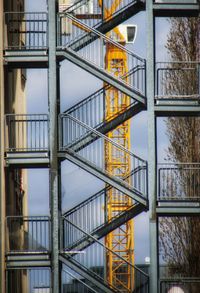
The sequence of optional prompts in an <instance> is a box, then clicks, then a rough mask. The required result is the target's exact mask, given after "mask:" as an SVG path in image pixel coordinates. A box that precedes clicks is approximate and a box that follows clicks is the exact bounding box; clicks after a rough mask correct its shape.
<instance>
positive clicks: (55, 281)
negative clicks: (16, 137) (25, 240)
mask: <svg viewBox="0 0 200 293" xmlns="http://www.w3.org/2000/svg"><path fill="white" fill-rule="evenodd" d="M56 2H57V0H49V2H48V3H49V6H48V12H49V13H48V15H49V18H48V40H49V72H48V89H49V119H50V121H49V141H50V174H49V175H50V176H49V177H50V184H49V187H50V202H51V221H52V226H51V227H52V230H51V232H52V234H51V237H52V238H51V239H52V240H51V245H52V247H51V248H52V289H53V293H59V292H60V288H59V287H60V286H59V285H60V284H59V194H58V157H57V147H58V146H57V142H58V139H57V129H58V127H57V112H58V111H57V110H58V108H57V64H56V4H57V3H56Z"/></svg>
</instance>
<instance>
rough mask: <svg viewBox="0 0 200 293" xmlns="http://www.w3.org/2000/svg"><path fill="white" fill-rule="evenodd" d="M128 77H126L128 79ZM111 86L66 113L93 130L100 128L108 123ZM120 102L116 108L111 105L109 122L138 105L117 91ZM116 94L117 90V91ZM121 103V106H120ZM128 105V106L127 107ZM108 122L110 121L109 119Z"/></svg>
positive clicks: (130, 73)
mask: <svg viewBox="0 0 200 293" xmlns="http://www.w3.org/2000/svg"><path fill="white" fill-rule="evenodd" d="M132 74H134V72H129V74H128V75H132ZM126 76H127V75H125V76H124V78H126ZM112 89H113V88H112V87H111V86H109V85H108V86H105V87H103V88H101V89H100V90H98V91H96V92H95V93H93V94H91V95H90V96H88V97H87V98H85V99H84V100H82V101H80V102H79V103H77V104H76V105H74V106H72V107H71V108H69V109H68V110H67V111H65V112H64V113H67V114H70V115H71V116H73V117H75V118H77V119H78V120H80V121H82V122H84V123H85V124H87V125H89V126H90V127H92V128H98V127H101V126H103V125H105V124H106V123H108V121H106V120H105V117H106V116H107V114H106V93H108V91H109V90H111V91H112ZM117 93H118V96H119V97H120V100H119V101H118V103H119V104H118V105H117V106H116V105H115V104H113V106H112V107H111V105H109V107H110V113H109V114H110V115H109V121H111V120H113V119H115V118H117V116H118V115H120V114H122V113H125V112H126V111H127V110H129V109H130V107H134V106H135V105H137V104H138V102H137V101H135V100H134V99H131V98H130V97H128V96H126V95H125V94H123V93H122V92H120V91H117ZM115 94H116V89H115ZM120 103H121V104H120ZM125 105H126V106H125ZM107 120H108V119H107Z"/></svg>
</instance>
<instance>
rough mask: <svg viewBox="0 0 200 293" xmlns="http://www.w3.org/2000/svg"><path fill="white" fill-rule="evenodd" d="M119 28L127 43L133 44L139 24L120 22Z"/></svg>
mask: <svg viewBox="0 0 200 293" xmlns="http://www.w3.org/2000/svg"><path fill="white" fill-rule="evenodd" d="M118 29H119V31H120V33H121V34H122V36H123V37H124V40H125V42H126V43H127V44H133V43H134V42H135V38H136V35H137V25H135V24H120V25H119V26H118Z"/></svg>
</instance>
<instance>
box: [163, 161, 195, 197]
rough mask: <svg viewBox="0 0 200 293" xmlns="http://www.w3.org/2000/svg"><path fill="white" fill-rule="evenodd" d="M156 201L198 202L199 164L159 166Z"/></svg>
mask: <svg viewBox="0 0 200 293" xmlns="http://www.w3.org/2000/svg"><path fill="white" fill-rule="evenodd" d="M158 200H160V201H170V200H178V201H180V200H181V201H199V200H200V163H179V164H159V165H158Z"/></svg>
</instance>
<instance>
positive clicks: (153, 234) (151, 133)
mask: <svg viewBox="0 0 200 293" xmlns="http://www.w3.org/2000/svg"><path fill="white" fill-rule="evenodd" d="M146 9H147V75H146V76H147V101H148V191H149V232H150V293H157V292H158V247H157V246H158V242H157V233H158V231H157V217H156V120H155V112H154V86H155V82H154V79H155V74H154V65H155V60H154V58H155V25H154V15H153V0H148V1H146Z"/></svg>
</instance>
